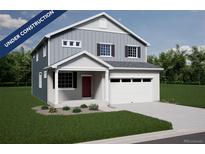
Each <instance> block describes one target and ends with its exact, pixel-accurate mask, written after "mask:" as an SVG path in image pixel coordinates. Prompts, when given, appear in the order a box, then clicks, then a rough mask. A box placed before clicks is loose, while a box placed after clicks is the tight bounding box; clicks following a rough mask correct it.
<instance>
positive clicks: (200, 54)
mask: <svg viewBox="0 0 205 154" xmlns="http://www.w3.org/2000/svg"><path fill="white" fill-rule="evenodd" d="M188 58H189V59H190V61H191V68H190V69H191V73H192V81H197V82H198V83H199V84H200V83H201V82H204V83H205V77H204V76H205V50H204V49H202V48H200V49H199V48H198V47H192V54H191V55H189V56H188Z"/></svg>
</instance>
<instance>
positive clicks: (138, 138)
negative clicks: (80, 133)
mask: <svg viewBox="0 0 205 154" xmlns="http://www.w3.org/2000/svg"><path fill="white" fill-rule="evenodd" d="M204 131H205V130H191V131H190V130H167V131H159V132H154V133H145V134H139V135H130V136H124V137H116V138H110V139H103V140H96V141H89V142H82V143H80V144H132V143H141V142H146V141H152V140H158V139H164V138H170V137H177V136H182V135H188V134H194V133H201V132H204Z"/></svg>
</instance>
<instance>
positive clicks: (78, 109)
mask: <svg viewBox="0 0 205 154" xmlns="http://www.w3.org/2000/svg"><path fill="white" fill-rule="evenodd" d="M79 112H81V109H80V108H79V107H76V108H74V109H73V113H79Z"/></svg>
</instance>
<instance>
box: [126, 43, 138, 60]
mask: <svg viewBox="0 0 205 154" xmlns="http://www.w3.org/2000/svg"><path fill="white" fill-rule="evenodd" d="M126 46H127V47H136V56H135V57H131V56H127V58H130V59H139V58H138V47H140V46H139V45H129V44H127V45H126Z"/></svg>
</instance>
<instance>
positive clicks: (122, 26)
mask: <svg viewBox="0 0 205 154" xmlns="http://www.w3.org/2000/svg"><path fill="white" fill-rule="evenodd" d="M103 15H104V16H105V17H107V18H108V19H110V20H111V21H113V22H114V23H115V24H116V25H118V26H119V27H121V28H122V29H124V30H125V31H127V32H128V33H130V34H132V35H133V36H135V37H136V38H137V39H139V40H141V41H142V42H143V43H145V44H146V45H147V46H150V44H149V43H148V42H147V41H145V40H144V39H142V38H141V37H140V36H138V35H137V34H135V33H134V32H132V31H131V30H129V29H128V28H126V27H125V26H124V25H122V24H121V23H119V22H118V21H117V20H115V19H114V18H113V17H111V16H109V15H108V14H107V13H105V12H102V13H99V14H97V15H95V16H92V17H90V18H87V19H85V20H81V21H79V22H76V23H74V24H72V25H70V26H66V27H64V28H61V29H59V30H56V31H54V32H52V33H49V34H47V35H46V37H48V38H50V37H51V36H52V35H55V34H57V33H60V32H62V31H65V30H68V29H70V28H73V27H77V26H79V25H80V24H83V23H85V22H88V21H90V20H93V19H95V18H98V17H100V16H103Z"/></svg>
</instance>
